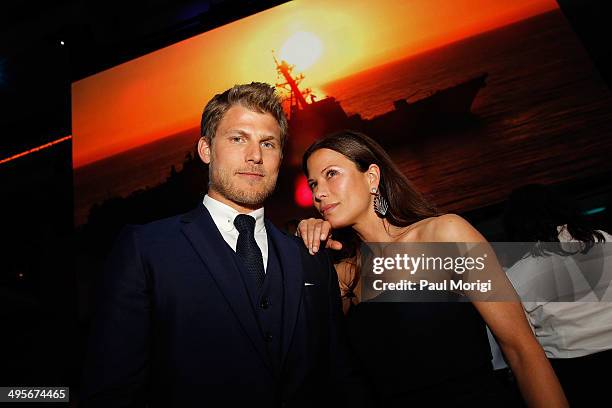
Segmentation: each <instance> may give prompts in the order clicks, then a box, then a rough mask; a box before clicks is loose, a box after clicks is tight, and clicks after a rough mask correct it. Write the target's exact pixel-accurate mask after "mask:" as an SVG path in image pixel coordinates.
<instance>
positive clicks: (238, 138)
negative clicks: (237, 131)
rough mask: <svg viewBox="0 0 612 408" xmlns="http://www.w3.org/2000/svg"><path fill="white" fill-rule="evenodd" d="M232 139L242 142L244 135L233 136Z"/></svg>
mask: <svg viewBox="0 0 612 408" xmlns="http://www.w3.org/2000/svg"><path fill="white" fill-rule="evenodd" d="M230 140H231V141H232V142H241V141H242V136H232V137H231V138H230Z"/></svg>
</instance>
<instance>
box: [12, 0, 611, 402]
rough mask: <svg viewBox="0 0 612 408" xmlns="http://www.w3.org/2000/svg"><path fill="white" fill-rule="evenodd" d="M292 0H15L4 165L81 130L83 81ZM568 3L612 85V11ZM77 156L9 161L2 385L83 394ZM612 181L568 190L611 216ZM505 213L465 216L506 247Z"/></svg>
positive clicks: (604, 220) (57, 151)
mask: <svg viewBox="0 0 612 408" xmlns="http://www.w3.org/2000/svg"><path fill="white" fill-rule="evenodd" d="M280 3H283V1H255V0H252V1H231V0H217V1H177V0H150V1H117V0H111V1H95V0H94V1H87V2H86V1H83V0H79V1H69V0H61V1H55V2H43V1H20V2H14V1H13V2H10V1H9V2H5V3H3V4H2V6H0V31H1V32H2V35H1V36H0V132H1V135H2V137H1V139H0V160H2V159H4V158H6V157H10V156H12V155H14V154H17V153H20V152H23V151H26V150H28V149H31V148H34V147H36V146H39V145H42V144H44V143H47V142H50V141H53V140H56V139H58V138H60V137H63V136H67V135H70V134H71V133H72V132H71V126H70V121H71V115H70V84H71V82H73V81H75V80H78V79H81V78H84V77H86V76H89V75H91V74H93V73H96V72H99V71H102V70H104V69H106V68H109V67H111V66H114V65H117V64H119V63H122V62H125V61H127V60H130V59H132V58H135V57H137V56H141V55H144V54H146V53H148V52H151V51H154V50H156V49H159V48H161V47H163V46H166V45H169V44H172V43H174V42H177V41H179V40H183V39H185V38H189V37H191V36H193V35H195V34H199V33H201V32H204V31H207V30H209V29H211V28H214V27H217V26H220V25H223V24H226V23H228V22H231V21H233V20H236V19H239V18H241V17H244V16H247V15H250V14H253V13H256V12H258V11H261V10H264V9H266V8H269V7H273V6H275V5H277V4H280ZM558 3H559V5H560V7H561V10H562V11H563V13H564V15H565V16H566V17H567V19H568V21H569V22H570V24H571V25H572V27H573V29H574V31H575V32H576V34H577V36H578V38H580V40H581V41H582V43H583V44H584V46H585V48H586V49H587V51H588V52H589V54H590V56H591V58H592V60H593V62H594V64H595V66H596V67H597V69H598V70H599V73H600V74H601V76H602V78H603V79H604V81H605V82H606V84H607V85H608V87H610V86H611V84H612V82H611V81H612V45H611V44H610V41H609V40H608V39H609V38H612V29H611V28H610V23H609V21H608V20H609V17H608V16H609V15H610V14H609V13H608V12H609V10H608V8H609V6H607V5H606V3H607V2H606V1H604V0H601V1H594V0H559V1H558ZM246 40H247V39H245V41H246ZM61 42H63V45H62V43H61ZM71 153H72V146H71V142H70V141H66V142H62V143H59V144H57V145H55V146H53V147H51V148H48V149H44V150H41V151H39V152H36V153H34V154H31V155H27V156H24V157H21V158H18V159H15V160H12V161H9V162H5V163H3V164H0V202H1V207H0V210H1V213H0V217H1V220H2V223H1V226H2V236H3V238H4V239H2V243H1V244H0V256H1V257H2V260H3V261H4V262H2V263H1V264H0V265H1V266H0V324H1V325H2V327H1V328H0V333H1V335H0V386H9V385H11V386H12V385H24V386H34V385H37V386H52V385H58V386H59V385H62V386H66V385H67V386H70V387H71V391H72V397H75V395H76V393H77V392H78V378H79V371H80V361H81V356H82V352H83V340H84V338H85V336H86V333H87V321H86V319H84V318H83V317H82V316H81V314H80V313H79V310H78V306H77V305H78V304H79V299H78V296H79V295H78V293H79V291H78V290H77V279H76V276H75V273H74V262H73V259H74V242H73V235H72V233H73V214H72V211H73V190H72V159H71ZM610 153H612V152H610ZM610 180H611V179H610V177H609V175H603V176H601V177H600V178H597V179H595V178H591V179H588V180H575V181H573V182H571V183H567V184H564V185H561V186H558V187H559V188H560V189H562V190H564V191H566V192H567V193H568V194H569V195H571V196H574V197H576V198H578V199H579V200H580V203H581V206H582V207H583V209H585V210H588V209H591V208H596V207H607V208H610V206H611V205H612V181H610ZM502 211H503V203H496V204H493V205H490V206H487V207H484V208H480V209H478V210H474V211H471V212H469V213H464V214H462V215H463V216H465V217H466V218H467V219H468V220H470V221H471V222H473V223H474V224H475V225H476V227H477V228H478V229H479V230H480V231H481V232H482V233H483V234H484V235H485V236H486V237H487V238H488V239H489V240H492V241H503V240H504V236H503V233H502V232H501V224H500V215H501V213H502ZM610 213H611V211H610V210H609V209H608V210H606V211H603V212H600V213H598V214H596V215H595V216H593V217H592V218H593V222H595V224H596V226H597V227H599V228H603V229H608V230H609V231H610V230H612V228H611V226H612V221H611V214H610ZM71 399H73V398H71ZM74 399H75V400H76V398H74Z"/></svg>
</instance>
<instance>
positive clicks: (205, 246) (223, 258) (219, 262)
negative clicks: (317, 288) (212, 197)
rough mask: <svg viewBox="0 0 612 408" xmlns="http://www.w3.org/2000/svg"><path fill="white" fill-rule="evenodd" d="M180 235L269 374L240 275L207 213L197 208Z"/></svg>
mask: <svg viewBox="0 0 612 408" xmlns="http://www.w3.org/2000/svg"><path fill="white" fill-rule="evenodd" d="M181 222H183V227H182V230H183V233H184V234H185V236H186V237H187V239H188V240H189V241H190V242H191V244H192V245H193V247H194V249H195V250H196V252H197V253H198V255H199V257H200V259H201V260H202V262H203V263H204V264H205V265H206V266H207V267H208V271H209V272H210V274H211V275H212V277H213V279H214V280H215V282H216V283H217V286H218V287H219V289H220V290H221V292H222V293H223V295H224V297H225V298H226V299H227V301H228V303H229V304H230V307H231V308H232V310H233V312H234V314H235V316H236V318H237V319H238V320H239V321H240V324H241V325H242V327H243V328H244V330H245V332H246V334H247V335H248V337H249V338H250V340H251V342H252V343H253V346H254V347H255V349H256V350H257V351H258V352H259V354H260V356H261V357H262V359H263V360H264V362H265V364H266V365H267V366H268V368H269V369H270V370H272V366H271V365H270V361H269V358H268V354H267V350H266V345H265V343H264V339H263V336H262V334H261V330H260V329H259V325H258V323H257V319H256V316H255V314H254V312H253V307H252V305H251V301H250V298H249V294H248V292H247V289H246V287H245V286H244V284H243V280H242V276H241V275H240V271H239V270H238V268H237V267H236V265H235V263H234V262H233V260H232V258H231V253H229V252H228V251H231V249H228V248H227V244H226V243H225V240H224V239H223V236H221V233H220V232H219V230H218V229H217V226H216V225H215V223H214V222H213V220H212V217H211V216H210V213H209V212H208V210H207V209H206V207H205V206H204V205H203V204H200V205H199V206H198V207H196V208H195V209H194V210H192V211H191V212H189V213H187V214H186V215H185V216H183V218H182V219H181Z"/></svg>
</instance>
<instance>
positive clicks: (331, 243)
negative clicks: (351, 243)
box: [325, 238, 342, 251]
mask: <svg viewBox="0 0 612 408" xmlns="http://www.w3.org/2000/svg"><path fill="white" fill-rule="evenodd" d="M325 248H329V249H333V250H336V251H339V250H341V249H342V242H340V241H335V240H333V239H331V238H330V239H328V240H327V244H326V245H325Z"/></svg>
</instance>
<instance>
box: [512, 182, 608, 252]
mask: <svg viewBox="0 0 612 408" xmlns="http://www.w3.org/2000/svg"><path fill="white" fill-rule="evenodd" d="M503 223H504V229H505V231H506V235H507V238H508V240H509V241H512V242H541V243H544V246H546V245H545V243H547V242H559V232H558V231H557V227H558V226H561V225H567V230H568V232H569V233H570V235H571V236H572V238H574V239H575V240H577V241H580V242H582V243H584V244H585V246H584V251H583V252H585V251H588V250H589V249H591V247H592V246H593V245H594V244H595V242H596V240H597V242H605V238H604V236H603V234H602V233H600V232H599V231H596V230H595V229H593V228H592V227H591V226H590V225H588V223H587V221H586V220H585V218H584V216H582V214H581V213H580V211H579V209H578V204H577V203H576V202H575V201H574V200H571V199H570V198H568V197H566V196H563V195H561V194H560V193H558V192H556V191H555V190H553V189H552V188H550V187H547V186H545V185H542V184H528V185H525V186H523V187H520V188H518V189H516V190H514V191H513V192H512V193H511V194H510V197H509V198H508V203H507V204H506V211H505V213H504V217H503ZM550 247H552V248H555V247H557V248H559V246H558V245H552V246H550ZM545 252H546V251H545V249H544V248H543V247H542V246H541V245H537V246H536V247H535V248H533V249H532V251H531V253H532V255H534V256H542V255H544V254H545ZM552 252H557V251H554V250H553V251H552Z"/></svg>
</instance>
